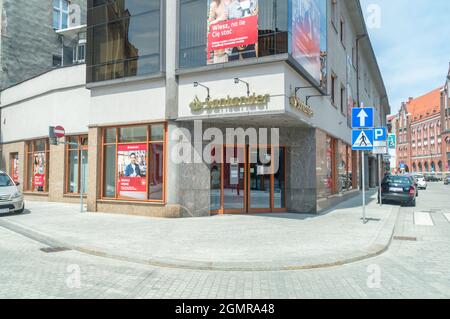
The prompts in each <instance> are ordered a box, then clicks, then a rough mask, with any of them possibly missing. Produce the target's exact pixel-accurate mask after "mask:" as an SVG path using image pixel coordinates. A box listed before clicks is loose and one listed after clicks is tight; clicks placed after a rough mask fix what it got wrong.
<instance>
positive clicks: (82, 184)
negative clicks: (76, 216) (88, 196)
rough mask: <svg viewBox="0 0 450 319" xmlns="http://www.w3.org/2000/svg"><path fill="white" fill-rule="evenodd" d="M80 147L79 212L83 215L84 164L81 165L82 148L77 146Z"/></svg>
mask: <svg viewBox="0 0 450 319" xmlns="http://www.w3.org/2000/svg"><path fill="white" fill-rule="evenodd" d="M79 147H80V157H81V162H80V163H81V172H80V174H81V176H80V184H81V185H80V211H81V212H82V213H83V212H84V199H83V194H84V192H85V189H84V163H83V158H84V156H83V147H82V145H81V143H80V144H79Z"/></svg>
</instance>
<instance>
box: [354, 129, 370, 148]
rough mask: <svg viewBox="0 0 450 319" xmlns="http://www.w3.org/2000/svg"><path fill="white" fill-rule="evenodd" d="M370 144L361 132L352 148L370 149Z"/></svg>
mask: <svg viewBox="0 0 450 319" xmlns="http://www.w3.org/2000/svg"><path fill="white" fill-rule="evenodd" d="M372 146H373V145H372V143H371V141H370V139H369V137H368V136H367V134H366V133H365V132H364V131H361V133H360V134H359V136H358V138H357V139H356V141H355V143H354V144H353V147H372Z"/></svg>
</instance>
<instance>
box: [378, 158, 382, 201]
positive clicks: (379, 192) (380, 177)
mask: <svg viewBox="0 0 450 319" xmlns="http://www.w3.org/2000/svg"><path fill="white" fill-rule="evenodd" d="M382 159H383V156H382V155H381V154H380V155H378V196H379V197H380V206H383V199H382V198H381V181H382V179H383V172H382V168H383V163H382Z"/></svg>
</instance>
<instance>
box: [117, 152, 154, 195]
mask: <svg viewBox="0 0 450 319" xmlns="http://www.w3.org/2000/svg"><path fill="white" fill-rule="evenodd" d="M117 168H118V174H119V175H118V176H119V178H118V180H117V194H118V196H119V197H120V198H129V199H137V200H145V199H147V178H146V176H147V144H142V143H141V144H120V145H119V146H118V147H117Z"/></svg>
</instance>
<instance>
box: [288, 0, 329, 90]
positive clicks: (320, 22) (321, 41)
mask: <svg viewBox="0 0 450 319" xmlns="http://www.w3.org/2000/svg"><path fill="white" fill-rule="evenodd" d="M291 28H292V52H291V53H292V56H293V57H294V59H295V60H296V61H297V62H298V63H299V64H300V65H301V66H302V67H303V68H304V69H305V70H306V71H307V72H308V73H309V74H310V75H311V76H312V77H313V78H314V79H315V80H316V81H317V82H318V83H320V84H323V83H324V81H325V76H326V72H325V74H324V70H326V3H325V4H324V1H323V0H292V26H291Z"/></svg>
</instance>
